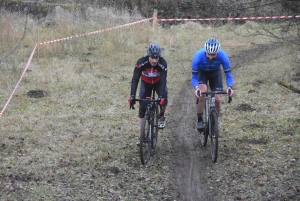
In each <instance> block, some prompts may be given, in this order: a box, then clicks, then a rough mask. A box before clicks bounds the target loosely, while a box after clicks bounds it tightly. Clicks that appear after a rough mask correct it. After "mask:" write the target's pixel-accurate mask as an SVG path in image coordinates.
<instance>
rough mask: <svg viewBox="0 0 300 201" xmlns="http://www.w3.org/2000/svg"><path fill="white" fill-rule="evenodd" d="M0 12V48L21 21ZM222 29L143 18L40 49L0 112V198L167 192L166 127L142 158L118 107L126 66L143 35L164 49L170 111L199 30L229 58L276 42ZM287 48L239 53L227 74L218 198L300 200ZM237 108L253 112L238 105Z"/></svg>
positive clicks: (7, 85) (9, 62) (78, 27)
mask: <svg viewBox="0 0 300 201" xmlns="http://www.w3.org/2000/svg"><path fill="white" fill-rule="evenodd" d="M107 14H111V13H109V12H108V13H107ZM2 15H3V16H5V18H2V17H1V24H0V27H5V29H1V30H0V32H1V33H0V37H1V40H0V46H1V54H4V53H6V52H9V51H10V50H11V47H13V46H14V44H15V43H16V42H17V41H18V40H19V38H21V35H22V34H21V33H22V31H23V30H22V28H23V27H24V22H25V20H24V17H21V16H19V17H18V19H17V20H15V18H14V17H13V14H9V13H2ZM68 16H72V15H71V14H69V15H68V14H67V13H65V14H64V18H63V19H70V18H68ZM126 16H127V15H126ZM58 17H59V16H58ZM115 17H116V16H115ZM127 17H128V16H127ZM2 19H5V20H2ZM59 19H62V18H59ZM114 19H115V18H114ZM131 20H132V19H131ZM135 20H136V19H135ZM116 21H117V20H116ZM116 21H114V20H113V21H112V22H111V23H108V22H107V21H103V22H102V21H101V19H99V20H93V19H91V20H90V21H88V22H84V23H83V22H82V21H81V20H75V21H74V22H73V20H70V21H64V20H57V21H55V25H53V26H40V27H39V32H40V38H39V41H48V40H53V39H59V38H63V37H67V36H72V35H75V34H81V33H87V32H90V31H95V30H100V29H103V28H109V27H112V26H115V25H121V24H124V23H126V22H129V21H130V19H129V18H127V20H124V19H123V18H122V20H120V21H117V22H119V23H116ZM70 22H72V23H70ZM2 25H3V26H2ZM28 27H29V29H30V30H31V31H29V32H28V33H27V35H26V38H25V40H24V41H23V43H22V46H21V47H20V48H19V49H17V50H16V51H14V52H13V53H12V54H11V55H10V56H9V57H7V58H6V59H5V60H2V61H0V62H1V63H0V65H1V71H2V73H1V75H0V76H1V79H0V80H1V81H0V86H1V92H2V93H1V96H0V103H1V105H4V104H5V103H6V101H7V99H8V97H9V95H10V93H11V92H12V90H13V88H14V87H15V84H16V83H17V81H18V79H19V76H20V74H21V72H22V70H23V68H24V65H25V63H26V62H27V59H28V57H29V54H30V52H31V51H32V48H33V46H34V45H35V43H36V41H37V38H36V31H35V30H36V23H35V22H34V21H32V20H29V21H28ZM229 29H234V27H230V28H228V27H226V26H224V27H219V28H211V27H206V26H203V25H200V24H197V23H185V24H181V25H177V26H171V28H170V29H162V28H160V27H158V29H157V32H155V33H154V32H153V30H152V27H151V23H144V24H139V25H134V26H131V27H127V28H123V29H119V30H113V31H110V32H106V33H102V34H98V35H93V36H88V37H82V38H78V39H73V40H70V41H65V42H60V43H54V44H49V45H42V46H40V48H39V54H37V53H36V54H35V57H34V59H33V61H32V63H31V64H30V67H29V71H28V72H27V73H26V74H25V77H24V78H23V80H22V82H21V84H20V86H19V87H18V89H17V91H16V93H15V94H14V96H13V98H12V100H11V102H10V104H9V105H8V108H7V109H6V111H5V112H4V114H3V116H1V123H0V124H1V134H0V141H1V144H0V159H1V165H0V177H1V180H0V191H1V199H2V200H176V199H177V194H176V192H175V187H176V184H174V183H173V180H172V175H171V173H172V172H171V169H172V159H171V156H170V155H169V154H168V153H170V151H171V150H172V147H171V143H170V142H171V140H172V138H171V136H172V134H171V133H170V132H171V131H170V130H169V129H168V128H167V129H165V130H164V131H163V132H162V135H161V138H160V141H159V144H158V147H159V150H158V151H157V153H158V154H157V155H155V156H154V157H153V158H152V159H151V161H150V164H149V165H148V166H146V167H143V166H141V165H140V161H139V157H138V150H137V148H136V145H135V141H136V139H137V137H138V128H137V125H138V123H137V110H129V107H128V105H127V98H128V95H129V90H130V81H131V76H132V72H133V67H134V64H135V62H136V60H137V59H138V58H139V57H140V56H143V55H144V54H145V52H146V47H147V45H148V44H149V43H150V42H157V43H159V44H160V45H161V46H162V47H163V49H164V51H163V56H164V58H165V59H166V60H167V61H168V65H169V75H168V87H169V94H170V98H169V99H170V108H172V105H173V103H174V102H175V101H176V99H175V97H177V95H178V94H179V92H180V91H181V90H182V84H183V83H184V82H186V81H187V80H189V78H190V64H191V57H192V55H193V54H194V52H195V51H197V50H198V49H199V48H200V47H202V45H203V43H204V41H205V40H206V39H207V38H208V37H217V38H218V39H219V40H220V41H221V44H223V45H222V47H223V48H224V49H225V50H226V51H227V52H228V53H229V55H230V56H238V55H239V54H241V53H242V52H243V51H247V50H251V49H252V48H256V46H255V44H260V45H267V44H269V43H272V42H274V41H272V39H268V40H264V39H263V38H259V37H256V38H244V37H241V36H237V35H234V33H233V32H232V31H228V30H229ZM238 29H239V30H238V31H240V32H243V30H244V29H243V27H239V28H238ZM6 33H11V34H9V35H7V34H6ZM6 37H7V39H9V41H10V42H9V45H8V44H7V43H8V41H7V40H4V39H6ZM223 41H224V42H223ZM3 43H4V44H6V45H3ZM264 43H266V44H264ZM288 49H289V46H284V47H282V48H281V51H278V49H276V48H274V50H273V51H270V50H268V52H265V53H262V54H260V55H259V56H256V57H255V58H253V57H251V55H249V54H250V53H251V52H249V54H246V55H243V57H240V60H245V63H243V62H240V63H238V64H237V65H236V66H235V68H234V70H233V75H234V77H235V83H236V96H235V98H234V101H233V103H232V104H231V105H224V108H223V109H224V113H225V114H226V115H224V116H223V117H222V122H226V126H222V130H221V132H222V135H223V136H224V137H223V138H221V142H220V144H221V145H220V146H221V148H220V157H219V158H220V160H219V162H218V163H217V164H216V165H214V166H212V168H211V169H210V170H208V172H207V177H208V178H209V180H208V181H209V185H211V186H212V188H213V189H214V190H215V194H216V196H217V198H220V199H218V200H221V199H222V200H269V199H271V200H284V199H285V200H295V199H297V198H299V191H300V182H299V177H300V166H299V154H300V151H299V141H300V133H299V130H300V127H299V125H300V124H299V121H300V119H299V103H300V100H299V99H300V98H299V94H296V93H293V92H291V91H288V90H287V89H285V88H283V87H281V86H279V85H278V84H277V82H278V81H279V80H280V78H281V76H282V75H283V74H284V73H285V72H286V71H289V70H290V67H289V57H286V56H282V54H284V52H285V51H286V52H289V51H288ZM37 56H39V58H38V57H37ZM250 58H251V59H250ZM270 58H272V60H270ZM239 64H241V65H239ZM30 90H43V91H45V92H46V93H47V96H45V97H44V98H39V99H38V98H29V97H28V96H27V93H28V92H29V91H30ZM241 104H248V105H250V106H251V108H253V109H254V110H253V111H239V110H238V108H240V106H241ZM182 115H189V114H182ZM199 146H200V145H199Z"/></svg>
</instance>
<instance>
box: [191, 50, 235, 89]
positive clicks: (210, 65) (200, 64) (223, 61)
mask: <svg viewBox="0 0 300 201" xmlns="http://www.w3.org/2000/svg"><path fill="white" fill-rule="evenodd" d="M221 65H222V66H223V70H224V73H225V76H226V84H227V86H230V87H232V86H233V83H234V82H233V77H232V74H231V69H230V61H229V58H228V55H227V54H226V52H225V51H224V50H222V49H220V50H219V52H218V55H217V57H216V58H215V60H214V61H212V62H210V61H209V60H208V59H207V57H206V52H205V49H204V48H202V49H200V50H198V51H197V52H196V53H195V54H194V56H193V60H192V79H191V84H192V86H193V87H196V86H198V73H199V71H200V72H201V71H205V72H209V71H215V70H217V69H218V68H220V66H221Z"/></svg>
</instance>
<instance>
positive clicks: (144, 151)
mask: <svg viewBox="0 0 300 201" xmlns="http://www.w3.org/2000/svg"><path fill="white" fill-rule="evenodd" d="M151 132H152V131H151V123H150V116H149V114H146V115H145V118H144V119H143V122H142V128H141V132H140V158H141V163H142V165H146V164H147V163H148V161H149V160H150V156H151Z"/></svg>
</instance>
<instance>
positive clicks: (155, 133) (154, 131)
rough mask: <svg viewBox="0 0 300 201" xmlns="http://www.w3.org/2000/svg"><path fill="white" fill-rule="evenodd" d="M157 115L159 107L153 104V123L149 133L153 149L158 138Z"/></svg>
mask: <svg viewBox="0 0 300 201" xmlns="http://www.w3.org/2000/svg"><path fill="white" fill-rule="evenodd" d="M158 116H159V107H158V105H155V107H154V114H153V122H152V123H153V125H152V135H151V148H152V149H155V148H156V144H157V139H158Z"/></svg>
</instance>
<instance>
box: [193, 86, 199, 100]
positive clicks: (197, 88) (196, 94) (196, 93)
mask: <svg viewBox="0 0 300 201" xmlns="http://www.w3.org/2000/svg"><path fill="white" fill-rule="evenodd" d="M194 95H195V97H196V98H199V97H200V96H201V90H200V89H199V87H196V89H195V91H194Z"/></svg>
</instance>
